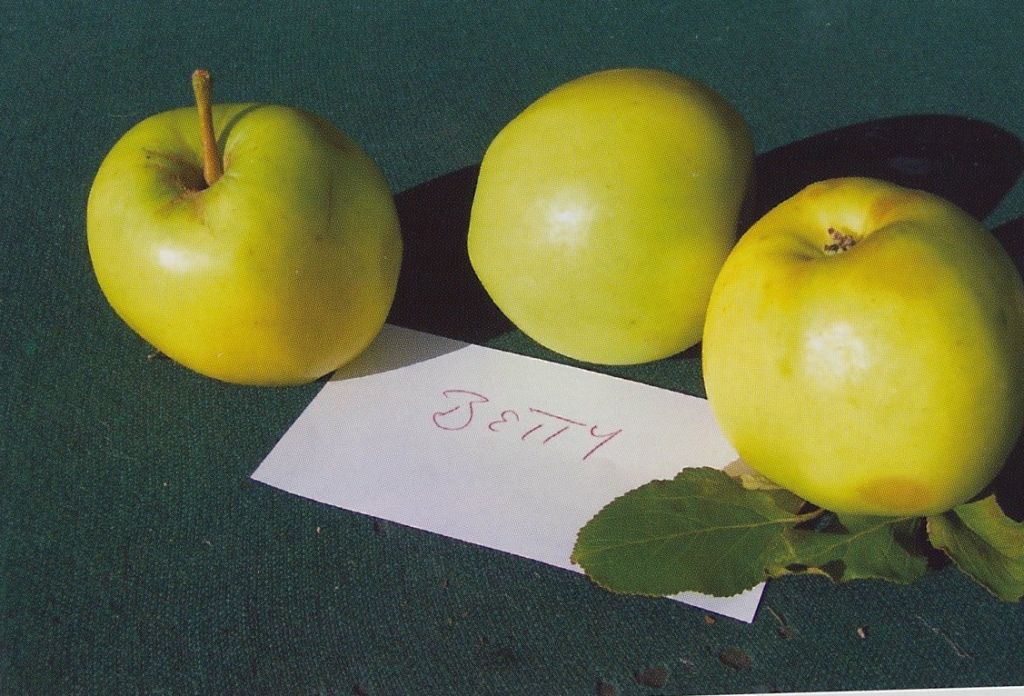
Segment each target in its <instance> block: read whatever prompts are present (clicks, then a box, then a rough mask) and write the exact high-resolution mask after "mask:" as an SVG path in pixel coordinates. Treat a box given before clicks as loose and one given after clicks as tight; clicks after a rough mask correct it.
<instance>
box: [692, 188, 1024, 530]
mask: <svg viewBox="0 0 1024 696" xmlns="http://www.w3.org/2000/svg"><path fill="white" fill-rule="evenodd" d="M702 351H703V367H704V380H705V386H706V388H707V395H708V400H709V402H710V405H711V408H712V410H713V412H714V414H715V416H716V418H717V420H718V422H719V423H720V425H721V427H722V429H723V431H724V432H725V434H726V436H727V437H728V438H729V440H730V441H731V442H732V443H733V445H734V446H735V448H736V450H737V451H738V452H739V454H740V456H741V457H742V458H743V460H744V461H745V462H746V463H747V464H749V465H750V466H752V467H753V468H754V469H756V470H758V471H759V472H760V473H761V474H763V475H764V476H766V477H768V478H770V479H772V480H773V481H775V482H776V483H778V484H779V485H781V486H784V487H785V488H787V489H789V490H791V491H793V492H794V493H796V494H798V495H799V496H801V497H803V498H805V499H807V500H809V501H810V502H812V503H815V504H816V505H819V506H821V507H824V508H827V509H830V510H833V511H836V512H841V513H849V514H865V515H926V514H933V513H938V512H942V511H945V510H948V509H950V508H952V507H953V506H955V505H957V504H959V503H961V502H963V501H965V500H967V499H970V498H971V497H973V496H975V495H976V494H977V493H979V492H980V491H981V490H982V489H983V488H984V487H985V486H986V485H987V484H988V483H989V482H990V481H991V480H992V479H993V477H994V476H995V474H996V473H998V471H999V469H1000V468H1001V467H1002V465H1003V464H1004V463H1005V460H1006V457H1007V455H1008V453H1009V451H1010V449H1011V447H1012V446H1013V444H1014V442H1015V440H1016V439H1017V437H1018V436H1019V434H1020V432H1021V426H1022V420H1024V286H1022V282H1021V278H1020V275H1019V274H1018V273H1017V270H1016V269H1015V268H1014V266H1013V263H1012V262H1011V260H1010V258H1009V257H1008V256H1007V254H1006V252H1005V251H1004V250H1003V248H1002V247H1001V246H1000V245H999V244H998V243H997V242H996V240H995V239H994V238H993V237H992V236H991V235H990V234H989V233H988V232H987V231H986V230H985V229H984V228H983V227H982V226H981V225H980V224H979V223H978V222H977V221H976V220H974V219H972V218H971V217H970V216H969V215H968V214H967V213H965V212H963V211H962V210H960V209H959V208H957V207H956V206H954V205H953V204H952V203H950V202H948V201H946V200H943V199H941V198H938V197H936V196H933V195H931V194H928V193H925V192H922V191H916V190H910V189H906V188H901V187H898V186H896V185H893V184H890V183H887V182H883V181H878V180H873V179H863V178H847V179H832V180H828V181H822V182H819V183H816V184H812V185H810V186H808V187H807V188H805V189H803V190H802V191H800V192H799V193H797V194H796V195H795V196H793V197H792V198H790V199H788V200H786V201H784V202H783V203H781V204H780V205H778V206H777V207H775V208H774V209H773V210H771V211H770V212H768V213H767V214H766V215H765V216H764V217H763V218H762V219H760V220H759V221H758V222H756V223H755V224H754V225H753V226H752V227H751V228H750V230H749V231H748V232H747V233H746V234H745V235H744V236H743V237H742V238H741V239H740V241H739V242H738V243H737V245H736V247H735V248H734V249H733V251H732V253H731V254H730V255H729V258H728V259H727V260H726V262H725V264H724V266H723V267H722V271H721V274H720V275H719V276H718V279H717V280H716V282H715V286H714V290H713V292H712V296H711V301H710V303H709V307H708V316H707V322H706V325H705V328H704V341H703V345H702Z"/></svg>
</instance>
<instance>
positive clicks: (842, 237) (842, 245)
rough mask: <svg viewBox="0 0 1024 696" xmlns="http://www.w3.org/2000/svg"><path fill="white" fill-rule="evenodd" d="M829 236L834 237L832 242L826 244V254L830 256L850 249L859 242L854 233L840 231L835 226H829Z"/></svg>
mask: <svg viewBox="0 0 1024 696" xmlns="http://www.w3.org/2000/svg"><path fill="white" fill-rule="evenodd" d="M828 236H829V237H831V238H832V243H831V244H826V245H825V246H824V251H825V254H826V255H828V256H832V255H834V254H841V253H843V252H844V251H848V250H849V249H850V248H852V247H853V245H854V244H856V243H857V240H856V239H854V238H853V236H852V235H849V234H846V233H844V232H840V231H839V230H837V229H836V228H835V227H829V228H828Z"/></svg>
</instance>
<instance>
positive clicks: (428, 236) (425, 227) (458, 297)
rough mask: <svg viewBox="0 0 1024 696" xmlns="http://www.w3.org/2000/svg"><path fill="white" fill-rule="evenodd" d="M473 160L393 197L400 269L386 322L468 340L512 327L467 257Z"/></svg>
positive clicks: (474, 170) (474, 176) (489, 336)
mask: <svg viewBox="0 0 1024 696" xmlns="http://www.w3.org/2000/svg"><path fill="white" fill-rule="evenodd" d="M479 171H480V167H479V166H477V165H473V166H468V167H464V168H462V169H458V170H456V171H453V172H450V173H448V174H445V175H443V176H439V177H437V178H436V179H431V180H430V181H427V182H425V183H422V184H419V185H418V186H414V187H412V188H410V189H407V190H405V191H403V192H402V193H399V194H398V195H397V196H395V206H396V207H397V209H398V219H399V223H400V224H401V227H402V242H403V249H402V271H401V274H400V275H399V278H398V288H397V290H396V292H395V300H394V303H393V304H392V306H391V313H390V314H389V316H388V322H389V323H392V324H396V325H398V326H402V327H405V328H409V329H416V330H418V331H425V332H428V333H433V334H438V335H441V336H445V337H447V338H454V339H457V340H460V341H466V342H468V343H486V342H487V341H489V340H491V339H493V338H495V337H497V336H500V335H501V334H503V333H506V332H508V331H511V330H513V329H514V328H515V327H514V326H513V325H512V322H510V321H509V320H508V319H507V318H505V315H504V314H502V313H501V310H499V309H498V307H497V306H496V305H495V304H494V302H492V301H491V298H490V297H489V296H488V295H487V291H486V290H484V288H483V286H482V285H481V284H480V281H479V280H478V279H477V277H476V274H475V273H474V272H473V267H472V266H471V265H470V262H469V252H468V251H467V248H466V235H467V233H468V230H469V213H470V208H471V207H472V205H473V194H474V192H475V191H476V180H477V174H478V173H479Z"/></svg>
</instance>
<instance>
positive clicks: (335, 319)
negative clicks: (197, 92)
mask: <svg viewBox="0 0 1024 696" xmlns="http://www.w3.org/2000/svg"><path fill="white" fill-rule="evenodd" d="M213 124H214V130H215V132H216V134H217V138H218V142H219V144H220V148H221V152H222V157H223V163H224V166H223V169H224V172H223V175H222V176H221V177H220V178H219V179H218V180H216V181H215V182H214V183H213V184H212V185H210V186H208V187H207V186H206V185H205V182H204V179H203V173H202V169H203V168H202V148H201V144H200V135H199V118H198V116H197V112H196V109H194V108H183V109H177V110H174V111H168V112H164V113H161V114H157V115H155V116H151V117H149V118H147V119H145V120H144V121H142V122H141V123H139V124H138V125H136V126H135V127H133V128H132V129H130V130H129V131H128V132H127V133H125V135H124V136H123V137H122V138H121V139H120V140H119V141H118V142H117V143H116V144H115V145H114V147H113V149H112V150H111V151H110V153H109V154H108V155H107V156H106V158H105V159H104V160H103V163H102V164H101V165H100V168H99V171H98V173H97V174H96V178H95V181H94V182H93V185H92V190H91V191H90V194H89V203H88V212H87V230H88V243H89V253H90V255H91V258H92V263H93V268H94V270H95V272H96V278H97V280H98V281H99V285H100V287H101V289H102V290H103V293H104V294H105V295H106V297H107V300H108V301H109V302H110V304H111V305H112V306H113V308H114V310H115V311H116V312H117V314H118V315H120V316H121V318H122V319H124V321H125V322H126V323H127V324H128V325H129V326H130V327H132V328H133V329H134V330H135V331H136V332H137V333H138V334H139V335H141V336H142V337H143V338H144V339H146V340H147V341H148V342H150V343H151V344H152V345H154V346H155V347H157V348H158V349H160V350H161V351H162V352H163V353H165V354H166V355H167V356H169V357H170V358H172V359H174V360H175V361H177V362H179V363H181V364H183V365H185V366H187V367H189V368H191V369H193V370H195V371H197V372H199V373H201V374H203V375H207V376H209V377H214V378H217V379H220V380H224V381H228V382H237V383H243V384H260V385H282V384H298V383H303V382H309V381H311V380H314V379H317V378H318V377H320V376H322V375H324V374H326V373H328V372H330V371H332V370H334V369H336V368H338V367H339V366H341V365H342V364H344V363H345V362H347V361H349V360H351V359H352V358H353V357H355V356H356V355H357V354H359V353H360V352H361V351H362V350H363V349H364V348H365V347H366V346H367V345H368V344H369V343H370V342H371V341H372V340H373V338H374V337H375V336H376V335H377V333H378V332H379V331H380V328H381V326H382V325H383V323H384V320H385V318H386V316H387V314H388V311H389V309H390V307H391V302H392V300H393V298H394V293H395V287H396V284H397V281H398V271H399V266H400V264H401V257H402V241H401V237H400V234H399V226H398V217H397V214H396V211H395V206H394V200H393V198H392V196H391V193H390V191H389V189H388V186H387V182H386V181H385V180H384V177H383V176H382V174H381V172H380V171H379V170H378V168H377V166H376V165H375V164H374V162H373V161H371V159H370V158H369V157H368V156H367V155H366V154H365V153H364V152H363V151H362V150H361V149H360V148H359V147H358V146H357V145H356V144H355V143H353V142H352V141H351V140H349V139H348V138H347V137H346V136H344V135H343V134H342V133H341V132H340V131H339V130H338V129H336V128H335V127H334V126H333V125H331V124H329V123H327V122H326V121H324V120H323V119H321V118H318V117H316V116H314V115H312V114H309V113H306V112H303V111H298V110H296V109H291V108H287V107H283V106H269V105H255V104H222V105H217V106H215V107H213Z"/></svg>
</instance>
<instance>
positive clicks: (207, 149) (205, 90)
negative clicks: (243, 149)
mask: <svg viewBox="0 0 1024 696" xmlns="http://www.w3.org/2000/svg"><path fill="white" fill-rule="evenodd" d="M192 92H193V94H195V96H196V107H197V108H198V109H199V138H200V139H201V141H202V144H203V179H205V180H206V185H207V186H213V184H214V182H215V181H217V179H219V178H220V177H221V175H222V174H223V173H224V167H223V165H222V164H221V161H220V154H219V153H218V152H217V139H216V137H215V136H214V134H213V80H212V79H211V78H210V71H208V70H203V69H199V70H196V71H195V72H193V73H192Z"/></svg>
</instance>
